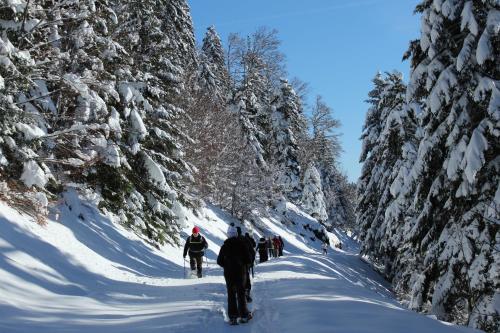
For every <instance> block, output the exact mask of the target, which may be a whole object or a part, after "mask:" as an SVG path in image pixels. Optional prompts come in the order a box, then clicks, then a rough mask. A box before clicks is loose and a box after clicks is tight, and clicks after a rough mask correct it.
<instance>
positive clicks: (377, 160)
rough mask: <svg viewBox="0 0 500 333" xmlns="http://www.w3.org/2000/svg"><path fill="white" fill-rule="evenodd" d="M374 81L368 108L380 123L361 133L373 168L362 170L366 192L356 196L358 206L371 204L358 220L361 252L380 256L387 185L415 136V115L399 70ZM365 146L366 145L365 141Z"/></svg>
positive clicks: (389, 195) (387, 194)
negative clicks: (373, 134) (375, 133)
mask: <svg viewBox="0 0 500 333" xmlns="http://www.w3.org/2000/svg"><path fill="white" fill-rule="evenodd" d="M374 82H375V85H376V86H375V89H374V90H373V91H372V92H371V93H370V97H371V100H370V101H372V109H371V110H370V112H373V113H375V114H378V119H377V122H379V124H377V126H380V127H379V128H378V129H377V131H378V137H373V138H372V137H370V138H369V137H368V136H364V137H365V139H366V140H374V141H373V142H372V145H373V146H372V148H371V151H370V153H369V156H367V159H369V162H368V165H373V168H372V169H371V170H369V173H368V174H365V173H364V175H366V176H367V178H366V179H365V182H363V183H361V182H360V186H363V187H364V186H365V184H367V185H366V190H365V191H366V192H365V193H362V194H361V196H360V198H359V208H362V207H366V206H368V205H370V206H369V207H370V210H369V212H370V215H363V214H360V215H359V216H360V217H361V218H360V219H359V220H358V223H359V226H360V228H361V230H360V231H361V237H362V239H363V252H365V253H370V254H371V255H372V256H373V257H374V258H379V256H383V255H384V254H385V251H386V250H387V248H386V247H385V246H384V245H385V243H382V242H381V241H382V238H383V237H384V236H385V235H384V233H385V230H384V228H383V227H382V224H383V221H384V217H385V211H386V209H387V207H388V206H389V204H390V202H391V200H392V196H391V192H390V186H391V184H392V182H393V180H394V178H395V177H396V175H397V171H398V167H399V165H398V162H399V161H400V160H401V157H402V149H403V147H405V144H406V142H407V141H408V140H410V139H411V138H413V137H414V134H415V117H414V115H413V113H410V112H409V111H411V109H408V108H405V98H404V94H405V91H406V86H405V84H404V83H403V80H402V74H401V73H398V72H394V73H386V74H385V76H382V77H381V76H379V75H378V74H377V76H376V77H375V79H374ZM364 146H365V147H368V144H366V145H364ZM366 162H367V161H366V160H365V163H366ZM364 171H366V170H364ZM371 205H373V206H371ZM371 214H373V215H371Z"/></svg>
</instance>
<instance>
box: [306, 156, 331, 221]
mask: <svg viewBox="0 0 500 333" xmlns="http://www.w3.org/2000/svg"><path fill="white" fill-rule="evenodd" d="M301 203H302V207H303V208H304V210H305V211H306V212H307V213H309V215H311V216H312V217H314V218H316V219H317V220H318V221H320V222H325V221H326V220H327V219H328V214H327V212H326V204H325V198H324V195H323V190H322V188H321V177H320V174H319V172H318V169H316V167H315V166H314V165H311V166H309V167H308V168H307V170H306V172H305V174H304V180H303V191H302V200H301Z"/></svg>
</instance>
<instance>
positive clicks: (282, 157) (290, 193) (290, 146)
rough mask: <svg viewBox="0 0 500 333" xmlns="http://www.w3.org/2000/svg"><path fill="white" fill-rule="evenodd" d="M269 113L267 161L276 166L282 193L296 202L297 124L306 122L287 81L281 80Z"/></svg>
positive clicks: (298, 170)
mask: <svg viewBox="0 0 500 333" xmlns="http://www.w3.org/2000/svg"><path fill="white" fill-rule="evenodd" d="M271 112H272V113H271V120H272V123H271V132H270V152H271V156H270V160H271V162H272V163H273V164H274V165H276V169H277V172H278V174H277V179H279V183H280V184H281V185H282V189H283V190H282V193H283V194H284V195H285V196H286V197H287V198H288V199H290V200H292V201H297V200H299V199H300V197H301V186H300V166H299V160H298V159H299V156H298V147H297V142H296V139H295V136H296V133H297V131H298V130H300V129H301V128H300V125H299V123H300V124H305V121H303V115H302V110H301V105H300V100H299V97H298V96H297V95H296V94H295V91H294V90H293V88H292V86H291V85H290V84H289V83H288V81H286V80H283V81H282V87H281V90H280V93H279V95H278V96H276V98H275V100H274V101H273V103H272V110H271ZM302 126H304V125H302ZM294 130H295V133H294Z"/></svg>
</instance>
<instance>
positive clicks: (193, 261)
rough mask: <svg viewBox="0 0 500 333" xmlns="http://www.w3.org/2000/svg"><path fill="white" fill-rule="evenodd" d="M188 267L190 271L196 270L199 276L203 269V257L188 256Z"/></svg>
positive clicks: (199, 255)
mask: <svg viewBox="0 0 500 333" xmlns="http://www.w3.org/2000/svg"><path fill="white" fill-rule="evenodd" d="M189 265H190V266H191V270H192V271H194V270H195V269H197V270H198V276H200V275H201V270H202V268H203V255H201V254H194V253H193V254H189Z"/></svg>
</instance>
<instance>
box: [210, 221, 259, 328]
mask: <svg viewBox="0 0 500 333" xmlns="http://www.w3.org/2000/svg"><path fill="white" fill-rule="evenodd" d="M227 236H228V239H226V241H225V242H224V244H223V245H222V247H221V248H220V252H219V256H218V257H217V264H218V265H219V266H221V267H222V268H224V279H225V280H226V287H227V307H228V315H229V320H230V323H231V325H236V324H238V317H239V318H240V321H241V322H247V321H248V320H250V319H252V313H251V312H250V311H248V308H247V302H246V298H245V285H246V279H247V272H246V270H247V267H248V265H250V263H251V260H252V255H251V253H250V252H249V251H248V246H247V244H246V241H245V240H244V239H243V238H242V237H238V232H237V231H236V229H235V228H234V227H229V229H228V231H227Z"/></svg>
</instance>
